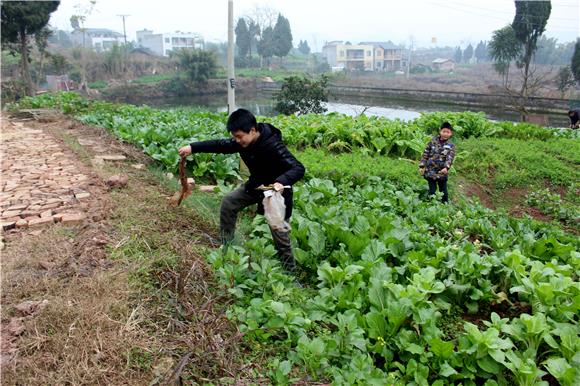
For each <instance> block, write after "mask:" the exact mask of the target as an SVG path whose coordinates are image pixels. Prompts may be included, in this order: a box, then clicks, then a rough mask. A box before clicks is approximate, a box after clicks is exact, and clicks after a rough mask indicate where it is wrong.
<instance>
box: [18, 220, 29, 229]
mask: <svg viewBox="0 0 580 386" xmlns="http://www.w3.org/2000/svg"><path fill="white" fill-rule="evenodd" d="M16 228H28V221H26V220H25V219H20V220H18V221H16Z"/></svg>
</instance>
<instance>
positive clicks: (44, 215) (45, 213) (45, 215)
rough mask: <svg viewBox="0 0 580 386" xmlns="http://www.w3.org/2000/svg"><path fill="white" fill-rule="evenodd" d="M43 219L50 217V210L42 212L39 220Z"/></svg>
mask: <svg viewBox="0 0 580 386" xmlns="http://www.w3.org/2000/svg"><path fill="white" fill-rule="evenodd" d="M44 217H52V209H49V210H45V211H44V212H42V213H41V214H40V218H44Z"/></svg>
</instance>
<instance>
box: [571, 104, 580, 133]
mask: <svg viewBox="0 0 580 386" xmlns="http://www.w3.org/2000/svg"><path fill="white" fill-rule="evenodd" d="M570 114H571V115H570ZM568 116H569V118H570V128H571V129H577V128H578V127H576V125H577V124H578V121H580V108H577V109H574V110H570V112H568Z"/></svg>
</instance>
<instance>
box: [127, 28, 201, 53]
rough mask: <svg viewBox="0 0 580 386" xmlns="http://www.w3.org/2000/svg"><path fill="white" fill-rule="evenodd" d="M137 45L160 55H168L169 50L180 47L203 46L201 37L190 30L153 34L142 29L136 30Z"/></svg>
mask: <svg viewBox="0 0 580 386" xmlns="http://www.w3.org/2000/svg"><path fill="white" fill-rule="evenodd" d="M137 45H138V46H139V47H143V48H147V49H149V50H151V51H152V52H153V53H155V54H157V55H161V56H169V54H170V52H171V51H174V50H179V49H182V48H203V46H204V43H203V38H202V37H201V36H200V35H198V34H196V33H192V32H180V31H176V32H172V33H160V34H154V33H153V31H149V30H147V29H144V30H142V31H137Z"/></svg>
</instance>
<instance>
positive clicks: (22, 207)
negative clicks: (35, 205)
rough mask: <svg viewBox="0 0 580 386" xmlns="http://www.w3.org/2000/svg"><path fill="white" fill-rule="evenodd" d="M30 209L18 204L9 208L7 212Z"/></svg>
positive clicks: (25, 205)
mask: <svg viewBox="0 0 580 386" xmlns="http://www.w3.org/2000/svg"><path fill="white" fill-rule="evenodd" d="M26 208H28V205H27V204H17V205H12V206H11V207H9V208H6V210H23V209H26Z"/></svg>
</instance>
